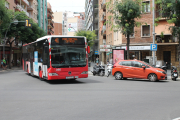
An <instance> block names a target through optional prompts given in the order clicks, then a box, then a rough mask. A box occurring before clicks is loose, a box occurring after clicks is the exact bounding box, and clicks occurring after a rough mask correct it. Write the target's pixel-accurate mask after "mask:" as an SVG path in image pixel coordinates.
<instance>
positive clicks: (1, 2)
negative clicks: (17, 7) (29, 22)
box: [0, 0, 11, 40]
mask: <svg viewBox="0 0 180 120" xmlns="http://www.w3.org/2000/svg"><path fill="white" fill-rule="evenodd" d="M10 18H11V14H10V11H9V10H8V9H7V8H6V7H5V0H0V40H1V38H2V37H3V33H4V31H6V29H7V28H8V25H9V23H10Z"/></svg>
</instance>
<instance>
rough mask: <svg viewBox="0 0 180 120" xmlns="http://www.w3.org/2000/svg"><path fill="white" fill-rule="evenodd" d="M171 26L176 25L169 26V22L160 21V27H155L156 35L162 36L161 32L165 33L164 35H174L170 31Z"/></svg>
mask: <svg viewBox="0 0 180 120" xmlns="http://www.w3.org/2000/svg"><path fill="white" fill-rule="evenodd" d="M170 26H174V24H169V23H168V22H167V21H160V22H159V23H158V26H156V27H155V33H156V35H161V32H163V33H164V35H172V34H171V32H170V30H169V27H170Z"/></svg>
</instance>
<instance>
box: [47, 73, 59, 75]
mask: <svg viewBox="0 0 180 120" xmlns="http://www.w3.org/2000/svg"><path fill="white" fill-rule="evenodd" d="M49 76H58V74H57V73H49Z"/></svg>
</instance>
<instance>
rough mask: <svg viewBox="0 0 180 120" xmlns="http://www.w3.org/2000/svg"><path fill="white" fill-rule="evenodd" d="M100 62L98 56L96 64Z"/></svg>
mask: <svg viewBox="0 0 180 120" xmlns="http://www.w3.org/2000/svg"><path fill="white" fill-rule="evenodd" d="M98 63H99V58H98V57H97V58H96V64H97V65H98Z"/></svg>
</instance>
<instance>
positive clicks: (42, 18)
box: [38, 0, 48, 33]
mask: <svg viewBox="0 0 180 120" xmlns="http://www.w3.org/2000/svg"><path fill="white" fill-rule="evenodd" d="M38 25H39V27H40V28H42V29H43V30H44V31H45V32H46V33H47V30H48V19H47V0H38Z"/></svg>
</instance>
